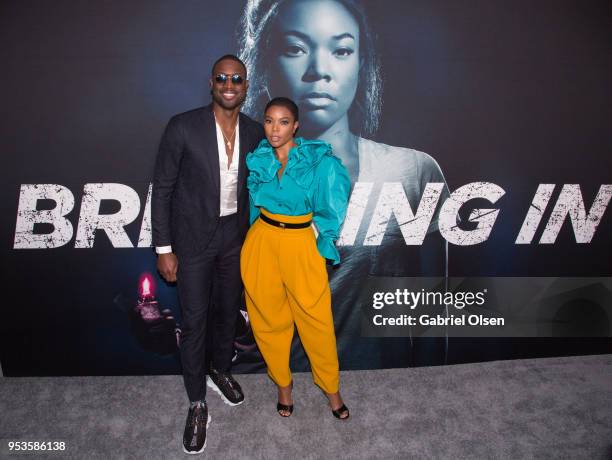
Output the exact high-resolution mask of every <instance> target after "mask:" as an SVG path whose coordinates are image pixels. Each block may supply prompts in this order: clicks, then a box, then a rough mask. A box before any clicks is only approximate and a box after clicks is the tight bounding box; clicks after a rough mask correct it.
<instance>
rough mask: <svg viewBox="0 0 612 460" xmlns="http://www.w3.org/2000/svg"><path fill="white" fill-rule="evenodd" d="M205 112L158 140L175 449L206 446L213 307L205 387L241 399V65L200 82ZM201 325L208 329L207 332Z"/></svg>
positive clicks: (219, 68)
mask: <svg viewBox="0 0 612 460" xmlns="http://www.w3.org/2000/svg"><path fill="white" fill-rule="evenodd" d="M209 84H210V88H211V95H212V104H210V105H208V106H206V107H202V108H199V109H195V110H191V111H189V112H185V113H182V114H179V115H175V116H174V117H172V118H171V119H170V121H169V123H168V126H167V127H166V130H165V132H164V135H163V137H162V140H161V143H160V147H159V153H158V156H157V162H156V165H155V177H154V181H153V196H152V209H151V218H152V223H153V244H154V245H155V248H156V252H157V253H158V259H157V269H158V270H159V272H160V273H161V275H162V276H163V277H164V279H166V281H168V282H174V281H176V282H177V287H178V294H179V300H180V303H181V311H182V335H181V347H180V348H181V362H182V365H183V377H184V382H185V388H186V389H187V395H188V397H189V401H190V407H189V412H188V415H187V423H186V425H185V431H184V434H183V450H184V451H185V452H187V453H199V452H202V451H203V450H204V448H205V447H206V428H207V426H208V424H209V423H210V416H209V415H208V408H207V406H206V400H205V397H206V385H205V377H206V371H207V369H206V368H205V367H206V366H205V347H206V343H207V340H206V335H207V328H208V326H209V325H207V317H208V313H209V308H210V307H211V306H213V307H214V315H212V316H213V317H214V334H213V341H212V354H211V355H212V360H211V365H210V367H209V369H208V381H207V383H208V385H209V386H210V387H211V388H213V389H214V390H215V391H217V392H218V393H219V394H220V395H221V396H222V398H223V399H224V401H225V402H226V403H228V404H230V405H237V404H240V403H242V402H243V401H244V395H243V393H242V389H241V388H240V385H239V384H238V383H237V382H236V381H235V380H234V378H233V377H232V375H231V373H230V367H231V361H232V355H233V340H234V333H235V331H234V329H235V324H236V319H237V315H238V314H239V313H238V311H239V305H240V298H241V291H242V284H241V279H240V248H241V246H242V242H243V241H244V237H245V235H246V233H247V230H248V227H249V215H248V214H249V199H248V193H247V189H246V176H247V169H246V162H245V159H246V155H247V153H248V152H250V151H252V150H254V149H255V147H257V145H258V144H259V142H260V141H261V140H262V139H263V138H264V132H263V128H262V126H261V125H260V124H259V123H257V122H255V121H253V120H252V119H250V118H249V117H247V116H246V115H244V114H242V113H240V106H241V105H242V103H243V102H244V99H245V97H246V94H247V89H248V81H247V75H246V68H245V66H244V64H243V63H242V61H240V59H238V58H237V57H235V56H233V55H226V56H223V57H221V58H219V59H218V60H217V61H216V62H215V64H214V65H213V68H212V75H211V78H210V81H209ZM210 326H213V325H212V324H211V325H210Z"/></svg>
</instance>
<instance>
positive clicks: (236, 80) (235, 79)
mask: <svg viewBox="0 0 612 460" xmlns="http://www.w3.org/2000/svg"><path fill="white" fill-rule="evenodd" d="M229 79H231V80H232V83H233V84H234V85H242V83H243V82H244V78H242V75H240V74H237V73H235V74H234V75H227V74H225V73H220V74H217V76H216V77H215V81H216V82H217V83H222V84H223V83H225V82H226V81H227V80H229Z"/></svg>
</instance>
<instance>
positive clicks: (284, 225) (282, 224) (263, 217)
mask: <svg viewBox="0 0 612 460" xmlns="http://www.w3.org/2000/svg"><path fill="white" fill-rule="evenodd" d="M259 218H260V219H261V220H263V221H264V222H265V223H266V224H270V225H274V226H275V227H280V228H308V227H310V224H311V223H312V221H311V220H309V221H308V222H303V223H301V224H288V223H285V222H279V221H277V220H274V219H270V218H269V217H268V216H266V215H265V214H263V213H262V214H259Z"/></svg>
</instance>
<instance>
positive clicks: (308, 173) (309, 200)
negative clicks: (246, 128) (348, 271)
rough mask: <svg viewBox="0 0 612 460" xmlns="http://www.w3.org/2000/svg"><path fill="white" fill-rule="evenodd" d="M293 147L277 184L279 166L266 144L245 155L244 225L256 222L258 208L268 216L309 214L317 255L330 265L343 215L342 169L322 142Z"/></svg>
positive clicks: (345, 179) (345, 182) (346, 188)
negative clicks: (247, 211)
mask: <svg viewBox="0 0 612 460" xmlns="http://www.w3.org/2000/svg"><path fill="white" fill-rule="evenodd" d="M295 142H296V144H297V145H296V146H295V147H293V148H292V149H291V150H290V151H289V157H288V159H287V165H286V166H285V170H284V171H283V175H282V177H281V178H280V180H279V178H278V170H279V169H280V168H281V163H280V161H278V160H277V159H276V155H275V154H274V149H273V148H272V146H271V145H270V143H269V142H268V141H267V140H266V139H264V140H262V141H261V143H260V144H259V146H258V147H257V148H256V149H255V150H254V151H253V152H251V153H249V154H248V155H247V157H246V164H247V167H248V168H249V177H248V179H247V188H248V189H249V203H250V211H251V215H250V223H251V224H253V222H254V221H255V219H257V217H259V208H262V207H263V208H265V209H266V210H267V211H269V212H271V213H273V214H284V215H287V216H301V215H304V214H308V213H310V212H312V213H313V218H312V220H313V222H314V224H315V225H316V227H317V230H318V231H319V236H318V237H317V249H318V250H319V254H321V255H322V256H323V257H325V258H326V259H330V260H332V261H333V264H334V265H336V264H338V263H339V262H340V254H339V253H338V250H337V249H336V246H335V244H334V242H335V241H336V240H337V239H338V237H339V235H340V227H341V226H342V222H344V217H345V215H346V208H347V206H348V197H349V192H350V187H351V182H350V179H349V176H348V173H347V171H346V168H345V167H344V166H343V165H342V162H341V161H340V159H339V158H337V157H335V156H334V155H333V154H332V148H331V145H329V144H328V143H327V142H323V141H319V140H312V141H309V140H305V139H303V138H301V137H298V138H296V139H295Z"/></svg>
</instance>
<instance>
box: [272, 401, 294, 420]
mask: <svg viewBox="0 0 612 460" xmlns="http://www.w3.org/2000/svg"><path fill="white" fill-rule="evenodd" d="M276 411H277V412H278V415H280V416H281V417H285V418H287V417H291V414H293V404H289V405H287V404H281V403H276ZM283 412H289V415H284V414H283Z"/></svg>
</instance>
